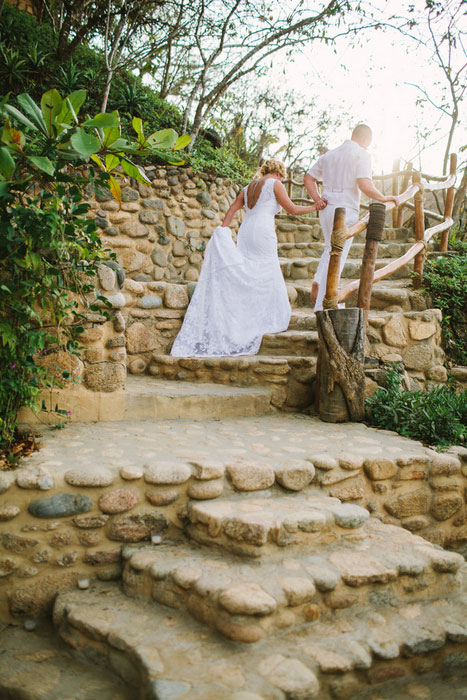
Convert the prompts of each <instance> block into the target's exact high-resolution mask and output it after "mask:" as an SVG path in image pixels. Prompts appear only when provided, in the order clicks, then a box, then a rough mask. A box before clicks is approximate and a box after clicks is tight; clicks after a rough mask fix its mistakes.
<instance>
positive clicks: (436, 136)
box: [275, 0, 467, 174]
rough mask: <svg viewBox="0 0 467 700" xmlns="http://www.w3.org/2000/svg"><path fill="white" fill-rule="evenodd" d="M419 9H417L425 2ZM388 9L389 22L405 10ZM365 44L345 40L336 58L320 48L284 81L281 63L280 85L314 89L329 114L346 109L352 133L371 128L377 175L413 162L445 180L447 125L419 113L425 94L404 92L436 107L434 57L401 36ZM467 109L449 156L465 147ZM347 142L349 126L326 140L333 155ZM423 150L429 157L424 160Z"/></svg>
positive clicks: (370, 35) (438, 116)
mask: <svg viewBox="0 0 467 700" xmlns="http://www.w3.org/2000/svg"><path fill="white" fill-rule="evenodd" d="M383 1H384V0H383ZM416 2H418V4H420V0H416ZM423 5H424V2H423ZM384 6H385V14H386V12H387V13H388V14H389V13H390V11H393V12H394V11H396V12H397V10H398V9H399V8H400V6H401V5H400V2H395V1H394V0H389V1H387V2H386V1H384ZM398 6H399V7H398ZM464 19H465V18H464ZM466 29H467V27H466ZM362 43H363V45H362V46H352V45H351V43H350V41H349V40H348V39H347V38H345V37H344V38H341V39H339V40H338V44H337V53H335V52H334V50H333V48H331V47H330V46H325V45H319V47H317V46H316V43H315V44H314V45H313V46H310V47H309V49H305V51H304V54H303V56H301V57H299V58H298V59H297V60H296V61H295V62H294V63H293V64H291V65H290V66H289V67H286V75H285V76H284V75H283V73H282V70H283V67H284V66H283V63H282V61H280V64H281V65H280V66H279V65H276V67H275V70H276V71H277V76H278V83H279V84H284V83H286V84H287V87H288V88H290V87H291V86H294V85H296V87H297V90H299V91H300V92H301V91H303V90H305V89H309V90H311V91H312V93H313V94H316V93H319V94H320V98H319V99H320V106H322V107H326V106H327V108H328V110H329V111H331V112H333V111H334V112H335V111H336V110H337V111H338V112H339V111H340V112H342V111H343V110H345V109H346V110H347V111H348V112H349V113H350V114H351V119H350V121H349V123H348V126H349V127H350V125H351V124H353V123H357V122H359V121H362V122H365V123H368V124H369V125H370V126H371V127H372V129H373V134H374V136H373V144H372V146H371V147H370V152H371V155H372V163H373V172H374V173H381V172H390V171H391V169H392V163H393V161H394V159H395V158H399V157H400V158H401V159H404V160H412V161H413V164H414V167H416V168H419V167H420V157H421V166H422V169H423V170H424V171H425V172H428V173H430V174H441V172H442V160H443V155H444V148H445V144H446V140H447V134H448V131H449V126H450V119H449V117H445V116H443V115H442V113H441V112H440V111H438V110H436V109H435V108H434V107H432V106H431V105H427V106H426V107H424V108H423V109H422V108H421V107H420V106H417V104H416V103H417V99H418V98H420V97H421V93H420V91H419V90H417V89H416V88H415V87H412V86H409V85H407V84H406V83H415V84H418V85H421V86H424V87H425V89H427V90H429V92H430V95H432V96H433V97H434V98H435V99H436V98H438V97H439V94H440V93H439V91H438V90H437V88H436V87H435V86H434V85H433V83H434V82H435V81H436V80H437V79H441V80H442V73H441V70H440V69H439V68H437V67H436V66H435V65H434V63H433V61H432V59H431V54H430V52H429V51H427V50H425V49H424V48H423V47H420V46H417V45H416V43H415V42H413V41H410V40H409V39H408V38H404V37H403V36H401V35H400V34H397V33H396V32H382V31H367V32H366V33H365V35H364V42H362ZM284 77H285V80H284ZM466 105H467V98H466V100H465V102H464V104H463V109H461V111H460V119H461V120H463V121H464V123H463V124H462V123H460V124H458V126H457V129H456V132H455V139H454V144H453V146H454V147H453V149H451V150H456V151H457V152H458V151H459V147H460V146H463V145H465V144H467V132H466V126H465V119H463V113H464V114H465V112H466V108H465V106H466ZM421 131H428V132H429V135H428V138H427V140H426V141H423V140H421V139H420V132H421ZM348 137H349V129H348V128H347V124H346V125H343V126H342V127H341V128H339V129H336V130H335V131H333V132H332V133H330V134H329V142H328V144H327V145H328V147H329V148H333V147H335V146H338V145H339V143H341V142H342V141H343V140H345V139H346V138H348ZM421 147H422V148H423V149H424V150H423V153H422V154H421V156H420V148H421ZM464 157H465V156H462V154H461V158H464Z"/></svg>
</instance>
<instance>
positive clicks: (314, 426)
mask: <svg viewBox="0 0 467 700" xmlns="http://www.w3.org/2000/svg"><path fill="white" fill-rule="evenodd" d="M41 441H42V448H41V450H40V451H39V452H37V453H35V454H33V455H32V456H31V457H30V458H29V459H28V460H26V461H25V462H24V465H23V467H22V468H21V469H19V470H17V472H16V473H12V474H9V475H7V477H8V478H7V477H2V478H3V480H4V481H5V479H7V480H8V479H9V480H10V481H11V479H14V480H15V484H14V487H13V486H11V485H10V486H8V485H6V487H5V488H6V491H5V496H6V497H7V499H8V498H9V499H10V501H11V502H13V500H15V499H16V496H17V495H18V494H19V495H21V494H24V502H25V504H26V502H27V503H29V505H28V506H27V507H26V508H24V506H22V503H21V502H20V501H19V500H18V504H19V505H20V506H22V508H23V510H21V513H20V514H17V515H16V516H15V517H14V518H12V519H10V520H5V518H4V519H3V520H4V522H3V524H2V528H3V530H5V528H6V529H7V533H6V534H5V533H3V534H2V535H1V536H2V538H3V539H2V540H1V542H2V544H3V547H4V548H7V549H8V548H9V549H8V555H9V558H10V559H11V561H12V562H13V564H12V565H14V566H17V569H16V572H17V576H18V581H19V582H20V585H21V586H23V584H22V583H21V580H23V581H24V580H25V579H24V577H25V576H27V575H28V576H31V577H32V578H31V579H30V581H31V583H32V586H33V587H32V588H30V589H29V593H28V592H27V591H26V589H23V588H21V590H19V592H17V593H16V594H14V595H13V596H12V598H10V603H11V600H13V603H12V605H10V610H12V612H13V614H15V615H17V616H18V615H20V616H21V614H23V620H24V613H25V612H26V615H29V618H28V617H26V620H25V622H28V620H30V619H33V618H34V615H35V613H34V608H33V607H30V608H28V607H27V606H28V601H29V602H31V601H32V600H33V599H34V596H36V595H37V597H39V598H40V595H38V592H39V591H42V590H43V589H44V584H43V583H42V579H41V574H42V573H43V571H45V569H42V568H41V567H44V566H45V567H46V568H47V567H48V569H47V571H48V572H49V573H50V572H51V571H52V572H53V571H54V566H55V567H57V566H58V569H57V568H55V571H56V572H58V574H60V573H63V574H64V576H65V578H64V584H63V585H61V584H60V586H59V587H58V588H61V589H64V590H63V592H61V593H59V594H58V596H57V588H54V585H55V584H53V583H52V585H51V589H50V591H49V593H48V594H47V595H48V596H49V598H50V599H51V600H52V602H53V599H54V598H56V600H55V606H54V623H55V629H56V631H57V632H58V633H59V634H60V636H61V637H62V639H63V640H64V641H65V642H66V643H67V644H69V645H70V647H71V648H73V649H74V650H75V653H74V655H73V657H68V655H67V654H66V653H65V654H63V649H62V653H57V652H56V647H54V646H53V645H54V644H57V642H56V641H55V642H54V641H53V639H52V640H51V641H50V643H49V642H44V643H43V646H42V647H41V641H40V638H39V639H38V635H37V633H36V632H32V633H28V634H29V641H28V642H27V643H26V644H25V647H24V653H23V655H22V656H21V654H18V648H19V647H20V646H21V644H20V641H19V640H20V638H21V635H24V634H26V633H25V632H24V631H22V630H20V629H18V628H17V629H16V630H13V629H11V628H5V629H4V631H3V633H2V634H1V638H2V642H3V644H2V645H3V647H4V649H5V653H4V656H3V657H2V656H0V679H4V681H3V686H2V685H1V684H0V698H2V700H3V698H5V700H10V698H11V699H14V700H36V697H37V700H39V698H40V700H64V699H66V700H73V699H74V700H94V699H96V700H97V698H99V700H101V699H102V700H106V698H107V697H108V698H109V700H110V698H112V700H117V698H118V700H127V698H128V700H129V698H130V697H135V695H134V693H135V692H136V691H133V695H132V692H131V691H130V692H129V694H128V690H127V688H128V687H133V688H135V687H137V688H139V693H140V696H141V698H144V700H169V699H170V700H172V699H173V698H177V697H180V698H181V699H182V698H183V700H185V698H186V700H311V698H315V699H316V700H328V699H330V698H333V699H334V698H336V699H337V700H339V699H341V700H346V698H354V700H359V698H361V700H409V698H412V697H426V698H428V699H429V700H445V698H446V700H447V699H448V697H449V696H448V695H440V694H437V693H438V691H439V692H441V690H442V688H443V682H442V680H441V679H442V678H443V677H444V676H443V675H442V674H448V675H449V678H450V679H452V678H454V680H452V688H451V690H452V692H451V697H450V698H449V700H451V698H452V700H457V698H459V699H460V698H462V697H465V695H462V694H458V691H459V693H461V692H462V688H463V684H464V677H463V676H462V672H463V668H464V667H465V666H466V664H467V627H465V626H464V624H463V620H465V619H466V615H467V613H466V610H467V607H466V606H467V602H466V596H465V587H466V573H467V572H466V567H465V565H464V564H463V560H462V558H461V557H460V556H459V555H457V554H454V553H452V552H446V551H443V550H442V549H441V548H440V547H438V548H437V547H434V546H433V545H432V544H430V543H429V542H427V541H426V540H425V539H423V538H422V537H419V536H418V535H416V534H412V533H411V532H409V529H410V528H409V529H407V528H401V527H400V526H398V527H395V524H396V523H395V518H394V517H393V516H392V515H391V514H390V513H388V512H387V510H386V512H384V508H382V509H381V510H380V511H379V512H374V513H373V514H374V515H376V516H377V517H376V518H375V517H369V516H370V513H369V511H368V509H369V510H370V511H371V510H372V508H370V505H371V504H369V500H370V499H371V498H376V497H377V495H378V494H377V493H376V492H377V491H378V489H377V488H373V489H372V485H373V486H374V487H376V486H378V485H379V486H378V488H379V489H380V490H381V489H382V486H381V485H382V484H383V485H384V484H388V483H389V484H391V483H392V482H391V478H393V476H394V473H395V472H396V471H397V472H398V478H400V479H402V482H397V483H395V484H393V485H392V486H391V487H389V492H390V493H393V491H391V489H395V493H396V497H397V498H398V499H399V500H400V499H401V498H402V499H405V500H402V501H400V503H399V501H397V504H396V505H397V507H398V508H399V510H401V509H402V511H404V512H405V511H406V510H407V509H408V510H410V508H409V505H410V503H415V504H416V508H419V509H420V507H422V506H423V507H425V501H426V502H428V501H429V498H428V497H425V496H423V498H421V497H420V486H419V484H420V479H422V480H426V481H428V480H430V483H431V484H435V486H436V484H437V483H438V482H440V484H441V486H442V489H446V488H447V480H448V477H449V478H450V479H451V480H452V481H453V482H456V483H457V482H459V484H458V485H459V488H461V470H462V471H463V470H464V469H465V465H464V463H465V461H466V460H465V455H464V454H463V453H462V452H460V453H459V452H457V453H456V451H455V450H454V451H453V452H451V454H447V455H438V454H437V453H435V452H433V451H432V450H429V449H427V448H426V447H424V446H423V445H421V444H420V443H418V442H415V441H412V440H407V439H405V438H402V437H400V436H399V435H397V434H395V433H392V432H389V431H380V430H375V429H372V428H368V427H367V426H365V425H364V424H345V425H337V424H327V423H323V422H321V421H319V420H318V419H316V418H312V417H310V416H307V415H304V414H275V415H266V416H251V417H244V418H232V417H222V418H219V419H206V418H205V419H203V420H187V419H177V420H160V421H127V422H125V423H118V422H113V423H99V424H91V423H86V424H70V425H69V426H67V427H66V428H65V429H64V430H59V431H57V430H53V429H51V428H49V427H46V428H45V429H44V430H43V436H42V438H41ZM364 474H366V477H364V476H363V475H364ZM453 475H454V477H453ZM358 478H360V479H362V481H363V480H364V478H367V481H366V482H365V483H366V491H364V492H362V493H359V492H355V493H354V494H353V492H352V490H351V489H350V490H349V488H348V487H346V488H347V493H348V498H347V500H354V501H355V500H356V501H357V502H358V503H359V505H354V504H352V503H341V502H340V500H339V499H338V498H336V497H334V495H333V494H332V493H331V494H330V493H329V488H332V487H333V482H334V481H335V480H337V483H338V485H339V483H340V482H341V481H343V483H344V484H348V483H349V482H350V481H352V480H354V481H355V479H358ZM182 482H184V483H182ZM441 482H442V483H441ZM401 484H402V485H401ZM406 484H409V487H410V488H412V489H413V488H414V487H415V491H410V492H409V497H407V498H406V496H405V495H404V494H405V493H406V492H405V491H403V490H402V491H401V489H404V488H405V487H406ZM410 485H412V486H410ZM0 486H2V481H1V480H0ZM3 486H5V484H3ZM117 486H120V488H117ZM128 486H129V487H131V488H127V487H128ZM438 486H439V484H438ZM169 487H170V488H169ZM425 488H427V489H428V488H429V487H428V485H426V486H425ZM433 488H434V487H433ZM51 489H55V490H57V489H62V490H64V491H67V490H68V491H67V493H66V494H55V496H53V497H52V498H62V496H64V495H67V497H68V496H71V495H72V494H73V493H77V489H78V490H79V492H80V493H81V494H82V495H81V496H80V497H81V498H83V499H87V500H88V501H89V503H90V508H91V506H92V509H95V508H98V509H99V510H100V512H98V513H97V514H96V513H95V512H91V510H89V509H88V512H87V513H86V514H85V515H79V517H73V518H72V516H71V514H65V516H64V517H61V516H60V514H57V513H54V515H53V517H54V518H56V520H55V519H54V520H53V522H52V521H51V520H50V519H47V517H46V519H45V520H43V519H42V520H41V518H43V517H44V516H38V517H36V518H34V513H35V507H37V505H41V503H42V502H45V501H47V500H48V499H50V496H48V494H44V495H45V496H46V498H45V499H44V498H41V493H40V492H41V491H43V490H45V491H48V492H49V494H50V493H52V490H51ZM138 489H139V491H138ZM146 489H150V490H149V491H146ZM373 491H374V492H375V493H374V495H372V494H373ZM169 492H173V498H174V499H175V501H176V502H175V504H174V506H173V508H172V510H171V511H170V512H169V510H170V508H171V507H172V506H170V505H168V504H169V503H171V502H172V501H170V499H169V500H166V501H165V502H164V500H163V499H164V498H166V497H168V495H170V494H169ZM440 493H441V494H443V498H444V497H445V495H444V494H445V493H446V492H445V490H441V491H440ZM447 493H448V495H449V494H451V493H452V492H451V491H449V490H448V492H447ZM88 494H89V495H88ZM352 494H353V495H352ZM398 494H399V495H398ZM401 494H402V495H401ZM413 494H415V495H414V496H413ZM2 498H3V497H2ZM31 498H32V499H33V501H32V502H31V501H30V500H28V499H31ZM75 498H76V497H75ZM427 498H428V501H427ZM430 498H431V496H430ZM449 498H451V499H452V496H449ZM456 498H457V496H456ZM145 499H146V500H145ZM148 502H149V503H148ZM390 503H391V504H392V505H391V508H392V510H393V511H394V512H396V506H395V505H394V503H393V501H390ZM33 504H34V507H32V506H33ZM149 504H151V507H152V510H151V512H152V513H153V514H154V515H153V516H152V517H153V518H155V517H156V516H157V517H158V518H159V519H160V520H161V523H162V525H161V527H162V529H159V530H158V534H157V535H154V532H153V530H154V524H153V525H151V527H149V526H148V527H149V529H148V527H146V526H145V523H144V522H143V521H144V518H146V517H147V513H146V511H147V512H148V513H149V510H150V507H149ZM10 506H11V504H9V502H8V501H7V504H6V505H5V506H4V509H5V508H6V509H7V510H8V508H9V507H10ZM362 506H364V507H362ZM154 507H156V509H157V510H154ZM148 508H149V510H148ZM164 508H165V510H164ZM375 508H376V506H375ZM141 509H145V510H144V511H143V510H141ZM408 510H407V512H408ZM2 512H3V511H2ZM4 512H5V513H6V512H7V511H6V510H4ZM398 514H399V515H400V516H401V517H405V516H404V513H403V512H399V513H398ZM31 516H32V519H31ZM8 517H10V516H8ZM415 517H417V518H418V519H420V517H422V516H420V515H416V516H415ZM67 518H68V519H67ZM138 518H139V519H140V520H141V522H140V520H138ZM117 521H118V522H117ZM120 521H121V522H120ZM412 521H413V517H412V520H411V522H412ZM392 522H394V523H395V524H391V523H392ZM400 522H401V521H400V520H398V521H397V524H398V525H400ZM36 523H37V525H36ZM42 523H45V524H42ZM164 523H165V524H164ZM412 524H413V523H412ZM117 525H118V527H121V532H120V530H119V532H118V533H117V529H118V527H117ZM143 525H144V527H143ZM15 527H16V530H14V528H15ZM2 528H0V529H2ZM100 528H101V529H100ZM106 528H107V529H106ZM145 528H146V529H145ZM151 528H152V530H151ZM458 529H459V530H461V529H462V528H461V527H458ZM104 530H106V532H107V536H108V538H109V540H108V541H107V543H105V541H103V540H102V532H103V531H104ZM23 532H25V533H26V535H27V536H26V537H24V536H23ZM29 532H33V534H32V535H29V534H28V533H29ZM15 533H16V534H15ZM122 533H123V535H122V536H120V535H121V534H122ZM135 533H136V535H135ZM177 533H178V534H177ZM117 535H118V536H117ZM127 535H128V537H127ZM187 535H188V537H187ZM31 537H34V538H36V540H34V542H33V541H31ZM134 537H136V538H134ZM190 538H191V539H190ZM144 540H146V541H144ZM147 540H149V542H148V541H147ZM151 540H152V542H151ZM193 540H197V542H193ZM38 542H40V544H38ZM122 542H123V543H125V542H127V543H128V544H123V546H122V544H121V543H122ZM13 546H14V548H13V549H12V547H13ZM80 546H85V547H87V549H85V550H84V552H85V555H84V557H83V559H82V560H81V559H80V558H79V556H80V553H79V551H78V550H79V547H80ZM96 547H97V549H95V548H96ZM24 548H30V549H27V551H26V550H25V551H24V552H23V550H24ZM39 548H41V551H40V552H39V551H37V552H36V550H38V549H39ZM54 550H58V552H57V553H56V554H55V553H54ZM11 552H13V554H14V556H12V555H11ZM30 552H32V555H31V554H30ZM47 552H49V554H51V558H50V559H48V560H47V562H48V563H46V560H45V559H44V562H45V563H41V562H42V557H43V555H45V554H46V553H47ZM36 555H37V556H36ZM39 555H40V556H39ZM72 555H73V556H72ZM31 556H32V557H33V559H32V562H33V563H34V562H35V567H36V568H35V573H34V574H33V572H32V568H33V567H32V566H31V564H30V563H29V564H28V562H27V561H26V560H27V557H31ZM21 558H24V563H23V564H22V565H20V563H19V562H20V559H21ZM15 562H16V564H15ZM86 563H87V565H88V570H87V571H86V573H85V574H84V575H86V576H89V577H90V579H93V578H95V576H96V574H97V577H98V578H100V579H101V582H93V581H92V580H91V582H89V581H88V582H84V583H83V573H82V572H83V564H84V565H86ZM26 564H28V566H26ZM95 564H98V565H100V564H104V565H105V564H109V565H110V566H109V567H107V568H104V569H103V570H102V571H100V570H99V566H94V565H95ZM122 564H123V587H122V588H120V586H119V584H118V583H117V582H116V581H115V580H114V579H116V578H120V577H121V576H122V568H121V567H122ZM89 565H90V567H89ZM20 566H24V567H25V568H24V569H22V568H20ZM89 570H91V574H89ZM28 571H29V573H27V572H28ZM24 572H26V573H24ZM4 576H6V577H5V578H3V584H2V585H5V582H8V581H11V580H13V578H12V577H11V576H10V577H8V572H5V574H4ZM21 577H23V579H21ZM27 581H29V579H27V580H26V583H27ZM54 581H55V579H54ZM9 585H11V584H9ZM15 585H16V584H15ZM28 585H29V584H28ZM47 585H49V588H50V582H49V583H47ZM80 588H86V590H80ZM4 590H5V589H4ZM25 591H26V593H25ZM31 591H32V592H33V593H31ZM28 610H29V613H28ZM193 618H194V619H193ZM20 619H21V618H20ZM51 645H52V646H51ZM57 648H59V647H57ZM29 649H30V651H29ZM83 661H84V662H85V663H89V662H92V664H97V665H102V666H104V668H105V669H106V673H107V675H104V676H96V675H95V671H94V669H93V666H91V667H87V666H85V665H83V663H82V662H83ZM80 663H81V665H80ZM2 664H3V665H2ZM11 664H13V665H14V666H16V668H17V670H18V674H17V675H15V674H12V673H11V672H10V667H11ZM430 664H431V665H430ZM36 667H38V668H39V669H40V670H39V672H38V675H37V678H38V679H39V683H40V684H41V687H40V694H39V692H38V694H37V696H35V695H34V687H35V686H34V683H35V678H36V676H35V675H34V672H33V671H32V670H31V669H34V668H36ZM2 668H3V671H2ZM112 672H115V673H116V674H119V675H120V680H116V679H115V678H114V677H112V675H109V674H111V673H112ZM427 673H432V674H435V675H433V676H432V677H430V676H429V675H428V676H427V675H426V674H427ZM2 674H3V675H2ZM80 675H81V677H82V679H83V680H82V684H81V686H80V687H79V688H78V687H77V686H76V678H77V677H79V676H80ZM97 677H100V679H101V680H100V681H99V682H98V681H97V680H96V678H97ZM450 683H451V681H450ZM65 689H66V692H65ZM427 689H428V690H427ZM427 692H429V693H430V694H428V695H427V694H426V693H427ZM2 693H3V694H2ZM67 693H68V694H67Z"/></svg>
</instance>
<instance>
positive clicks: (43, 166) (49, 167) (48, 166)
mask: <svg viewBox="0 0 467 700" xmlns="http://www.w3.org/2000/svg"><path fill="white" fill-rule="evenodd" d="M28 160H29V161H30V162H31V163H32V164H33V165H35V166H36V168H39V170H43V171H44V173H47V175H55V168H54V166H53V163H51V162H50V160H49V159H48V158H46V157H45V156H28Z"/></svg>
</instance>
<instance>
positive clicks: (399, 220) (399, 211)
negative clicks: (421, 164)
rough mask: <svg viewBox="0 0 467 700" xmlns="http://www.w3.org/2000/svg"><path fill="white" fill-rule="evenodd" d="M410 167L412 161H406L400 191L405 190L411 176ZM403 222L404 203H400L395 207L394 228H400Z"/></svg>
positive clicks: (411, 166) (411, 167)
mask: <svg viewBox="0 0 467 700" xmlns="http://www.w3.org/2000/svg"><path fill="white" fill-rule="evenodd" d="M412 169H413V165H412V163H407V167H406V169H405V173H404V175H403V176H402V183H401V190H400V191H401V192H405V190H406V189H407V187H408V185H409V182H410V178H411V176H412ZM403 223H404V205H403V204H401V205H400V206H398V207H397V221H396V226H395V228H401V226H402V224H403Z"/></svg>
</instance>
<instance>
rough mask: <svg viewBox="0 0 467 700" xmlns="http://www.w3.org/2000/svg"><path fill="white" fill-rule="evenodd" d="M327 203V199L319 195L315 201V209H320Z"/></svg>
mask: <svg viewBox="0 0 467 700" xmlns="http://www.w3.org/2000/svg"><path fill="white" fill-rule="evenodd" d="M327 203H328V201H327V199H324V197H320V198H319V199H317V200H316V201H315V207H316V210H315V211H321V209H324V208H325V207H326V206H327Z"/></svg>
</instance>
